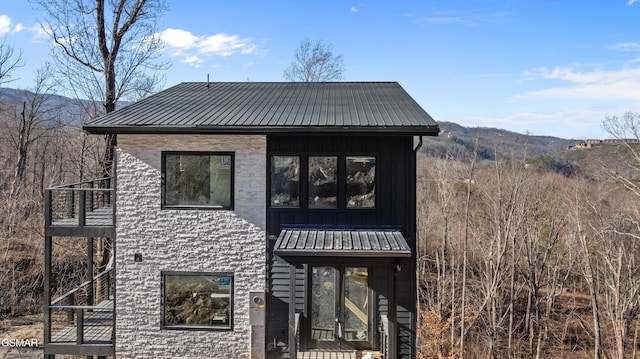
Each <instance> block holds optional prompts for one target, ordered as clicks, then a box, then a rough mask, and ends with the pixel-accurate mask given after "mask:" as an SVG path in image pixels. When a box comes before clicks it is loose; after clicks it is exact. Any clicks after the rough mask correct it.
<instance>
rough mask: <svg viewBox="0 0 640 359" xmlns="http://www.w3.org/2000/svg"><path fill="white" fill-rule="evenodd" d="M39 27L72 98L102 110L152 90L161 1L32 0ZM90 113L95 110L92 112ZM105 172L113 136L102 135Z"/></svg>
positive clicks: (163, 6) (161, 66)
mask: <svg viewBox="0 0 640 359" xmlns="http://www.w3.org/2000/svg"><path fill="white" fill-rule="evenodd" d="M33 1H34V2H35V3H36V4H37V5H38V6H39V7H40V8H41V9H42V10H43V14H44V17H43V18H42V19H41V26H42V28H43V29H44V31H45V32H46V33H47V34H48V35H49V36H50V37H51V39H52V40H53V43H54V46H53V47H52V58H53V61H54V63H55V68H56V69H57V71H58V74H59V75H60V76H62V78H63V79H64V81H63V82H61V83H63V84H65V85H66V89H67V90H68V91H69V92H71V93H73V94H74V95H75V96H76V98H81V99H89V100H92V101H97V102H102V103H103V105H104V111H105V112H106V113H109V112H112V111H114V110H115V109H116V104H117V102H118V101H119V100H121V99H131V100H135V98H133V97H137V96H140V95H145V94H149V93H151V92H154V91H156V90H157V89H159V87H160V86H161V85H162V83H163V78H162V77H161V76H159V75H158V72H159V71H160V70H163V69H166V67H167V65H166V64H163V63H159V62H158V61H157V60H158V56H159V52H160V50H161V49H162V42H161V40H160V38H159V37H158V36H157V33H158V32H157V31H156V27H155V24H156V20H157V19H158V17H159V16H160V15H161V14H162V13H163V12H164V11H165V10H166V4H165V1H164V0H109V1H105V0H33ZM92 115H95V114H94V113H92ZM107 143H108V144H109V145H108V146H106V150H105V155H104V163H105V164H104V166H105V169H104V172H105V173H104V174H105V175H107V176H108V175H110V174H111V169H112V161H113V145H114V144H115V138H114V137H110V138H108V140H107Z"/></svg>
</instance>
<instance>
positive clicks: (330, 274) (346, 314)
mask: <svg viewBox="0 0 640 359" xmlns="http://www.w3.org/2000/svg"><path fill="white" fill-rule="evenodd" d="M369 283H370V278H369V268H367V267H348V266H340V267H334V266H317V267H311V312H310V328H309V330H310V333H309V334H310V339H311V340H310V341H309V344H310V347H311V348H319V349H336V350H342V349H373V334H374V332H373V330H372V328H373V327H374V325H373V318H372V317H373V315H372V303H371V297H372V294H371V290H370V289H369V288H370V284H369Z"/></svg>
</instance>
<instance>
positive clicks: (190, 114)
mask: <svg viewBox="0 0 640 359" xmlns="http://www.w3.org/2000/svg"><path fill="white" fill-rule="evenodd" d="M84 128H85V130H87V131H89V132H92V133H172V132H174V133H181V132H189V133H198V132H200V133H216V132H219V133H230V132H243V133H250V132H253V133H264V132H274V131H281V132H292V131H306V132H326V131H327V130H333V131H337V132H349V131H354V132H367V131H372V132H382V131H384V132H406V133H411V132H417V133H425V134H437V132H438V126H437V124H436V123H435V121H434V120H433V118H431V116H429V114H427V112H425V111H424V109H422V107H420V105H418V104H417V103H416V102H415V101H414V100H413V98H411V96H409V94H407V93H406V92H405V91H404V89H403V88H402V87H401V86H400V85H399V84H398V83H397V82H322V83H296V82H220V83H209V84H208V83H200V82H185V83H181V84H178V85H176V86H173V87H170V88H168V89H166V90H164V91H161V92H159V93H157V94H155V95H152V96H150V97H148V98H146V99H143V100H141V101H138V102H136V103H134V104H131V105H129V106H126V107H123V108H121V109H118V110H117V111H114V112H112V113H109V114H106V115H104V116H101V117H98V118H96V119H94V120H92V121H90V122H89V123H88V124H87V125H85V126H84Z"/></svg>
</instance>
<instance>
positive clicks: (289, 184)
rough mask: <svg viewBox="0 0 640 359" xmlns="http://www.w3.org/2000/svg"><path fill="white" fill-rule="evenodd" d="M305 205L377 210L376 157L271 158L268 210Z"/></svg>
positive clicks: (322, 207) (308, 206) (281, 156)
mask: <svg viewBox="0 0 640 359" xmlns="http://www.w3.org/2000/svg"><path fill="white" fill-rule="evenodd" d="M300 172H302V174H301V173H300ZM304 206H306V208H309V209H319V210H320V209H349V210H350V209H354V210H357V209H373V208H376V157H374V156H366V155H353V156H344V155H333V156H331V155H329V156H318V155H311V156H290V155H278V156H271V207H272V208H278V207H298V208H299V207H304Z"/></svg>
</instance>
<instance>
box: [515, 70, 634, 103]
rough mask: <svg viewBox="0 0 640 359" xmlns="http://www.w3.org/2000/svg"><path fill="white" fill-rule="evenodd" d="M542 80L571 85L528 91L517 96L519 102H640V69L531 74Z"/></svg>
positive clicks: (557, 71)
mask: <svg viewBox="0 0 640 359" xmlns="http://www.w3.org/2000/svg"><path fill="white" fill-rule="evenodd" d="M527 75H530V76H531V75H533V76H537V77H538V79H547V80H558V81H561V82H565V83H567V85H566V86H557V87H551V88H546V89H542V90H534V91H528V92H525V93H523V94H519V95H516V96H515V98H516V99H528V98H551V99H587V100H604V99H606V100H633V101H640V67H635V68H623V69H620V70H610V71H607V70H602V69H595V70H586V71H579V70H576V69H573V68H561V67H556V68H554V69H552V70H549V69H546V68H542V69H539V70H537V71H533V72H527Z"/></svg>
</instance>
